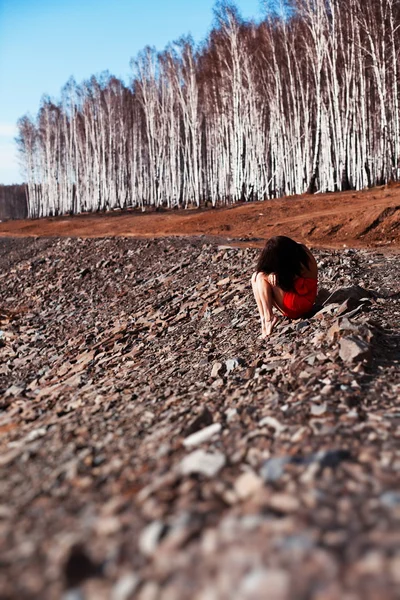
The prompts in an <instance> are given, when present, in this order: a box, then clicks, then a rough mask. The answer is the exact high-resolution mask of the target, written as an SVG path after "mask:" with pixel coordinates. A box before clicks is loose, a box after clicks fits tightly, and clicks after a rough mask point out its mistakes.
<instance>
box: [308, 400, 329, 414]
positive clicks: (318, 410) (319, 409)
mask: <svg viewBox="0 0 400 600" xmlns="http://www.w3.org/2000/svg"><path fill="white" fill-rule="evenodd" d="M326 409H327V404H326V403H325V402H324V403H323V404H311V407H310V414H311V415H312V416H313V417H321V416H322V415H324V414H325V413H326Z"/></svg>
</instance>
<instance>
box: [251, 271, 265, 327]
mask: <svg viewBox="0 0 400 600" xmlns="http://www.w3.org/2000/svg"><path fill="white" fill-rule="evenodd" d="M251 287H252V288H253V294H254V298H255V299H256V303H257V308H258V312H259V313H260V320H261V335H262V337H265V335H266V332H265V319H264V309H263V305H262V302H261V298H260V293H259V291H258V286H257V273H253V275H252V277H251Z"/></svg>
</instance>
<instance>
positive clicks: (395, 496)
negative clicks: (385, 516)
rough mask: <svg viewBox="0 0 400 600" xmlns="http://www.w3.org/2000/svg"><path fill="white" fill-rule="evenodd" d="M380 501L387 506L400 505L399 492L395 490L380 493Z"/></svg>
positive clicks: (394, 506)
mask: <svg viewBox="0 0 400 600" xmlns="http://www.w3.org/2000/svg"><path fill="white" fill-rule="evenodd" d="M380 501H381V503H382V504H383V505H384V506H386V507H387V508H396V507H397V506H400V492H397V491H395V490H390V491H388V492H385V493H384V494H382V495H381V497H380Z"/></svg>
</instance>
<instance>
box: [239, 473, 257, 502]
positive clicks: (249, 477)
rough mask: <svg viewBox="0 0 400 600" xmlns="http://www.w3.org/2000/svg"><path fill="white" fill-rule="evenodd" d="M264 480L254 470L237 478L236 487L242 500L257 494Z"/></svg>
mask: <svg viewBox="0 0 400 600" xmlns="http://www.w3.org/2000/svg"><path fill="white" fill-rule="evenodd" d="M262 484H263V481H262V479H261V478H260V477H258V475H256V474H255V473H253V472H252V471H248V472H247V473H242V475H239V477H238V478H237V479H236V481H235V484H234V488H235V492H236V494H237V496H238V498H239V499H240V500H245V499H246V498H249V497H250V496H252V495H253V494H255V493H256V492H257V491H258V490H259V489H260V488H261V486H262Z"/></svg>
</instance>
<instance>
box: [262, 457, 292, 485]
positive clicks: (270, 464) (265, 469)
mask: <svg viewBox="0 0 400 600" xmlns="http://www.w3.org/2000/svg"><path fill="white" fill-rule="evenodd" d="M289 462H290V457H288V456H277V457H274V458H269V459H268V460H267V461H266V462H265V463H264V464H263V466H262V467H261V471H260V475H261V477H262V478H263V480H264V481H265V483H272V482H274V481H278V480H279V479H280V478H281V477H282V475H283V473H284V470H285V465H287V464H288V463H289Z"/></svg>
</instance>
